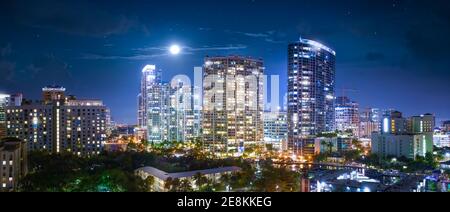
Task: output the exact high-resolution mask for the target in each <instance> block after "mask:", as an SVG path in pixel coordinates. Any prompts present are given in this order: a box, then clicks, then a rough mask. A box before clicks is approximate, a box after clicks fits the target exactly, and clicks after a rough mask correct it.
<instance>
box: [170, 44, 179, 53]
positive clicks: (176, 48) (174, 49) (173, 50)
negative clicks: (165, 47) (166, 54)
mask: <svg viewBox="0 0 450 212" xmlns="http://www.w3.org/2000/svg"><path fill="white" fill-rule="evenodd" d="M169 50H170V53H171V54H173V55H177V54H180V52H181V48H180V46H178V45H172V46H171V47H170V49H169Z"/></svg>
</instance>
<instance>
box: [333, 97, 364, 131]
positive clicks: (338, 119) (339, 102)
mask: <svg viewBox="0 0 450 212" xmlns="http://www.w3.org/2000/svg"><path fill="white" fill-rule="evenodd" d="M335 126H336V130H338V131H340V132H348V131H351V132H352V134H353V136H355V137H359V127H360V121H359V104H358V103H356V102H354V101H351V100H350V99H349V98H348V97H345V96H342V97H338V98H337V99H336V107H335Z"/></svg>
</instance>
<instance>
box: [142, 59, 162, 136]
mask: <svg viewBox="0 0 450 212" xmlns="http://www.w3.org/2000/svg"><path fill="white" fill-rule="evenodd" d="M161 80H162V79H161V70H158V69H156V66H155V65H147V66H145V67H144V68H143V69H142V77H141V89H140V93H139V96H138V99H139V100H138V102H139V105H138V126H139V127H140V128H141V129H146V131H147V140H148V141H149V142H152V143H160V142H162V141H163V140H164V136H163V135H164V132H163V131H162V130H163V128H164V125H163V122H164V120H163V119H164V118H163V117H162V113H163V106H164V103H163V97H162V94H163V85H162V81H161Z"/></svg>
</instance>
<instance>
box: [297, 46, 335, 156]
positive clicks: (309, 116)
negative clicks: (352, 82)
mask: <svg viewBox="0 0 450 212" xmlns="http://www.w3.org/2000/svg"><path fill="white" fill-rule="evenodd" d="M335 58H336V52H335V51H334V50H332V49H331V48H329V47H326V46H325V45H323V44H321V43H318V42H316V41H312V40H306V39H301V38H300V40H299V41H297V42H295V43H291V44H289V47H288V128H289V135H288V139H289V141H288V147H289V150H291V151H292V152H294V153H299V154H301V155H312V154H314V139H313V138H314V136H315V135H317V134H319V133H322V132H327V131H332V130H333V128H334V118H335V117H334V100H335V97H334V94H335V70H336V65H335Z"/></svg>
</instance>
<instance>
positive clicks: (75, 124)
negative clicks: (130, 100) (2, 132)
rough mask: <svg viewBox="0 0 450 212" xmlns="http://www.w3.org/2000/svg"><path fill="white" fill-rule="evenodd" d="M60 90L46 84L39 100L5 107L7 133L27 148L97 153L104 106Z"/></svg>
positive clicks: (103, 135)
mask: <svg viewBox="0 0 450 212" xmlns="http://www.w3.org/2000/svg"><path fill="white" fill-rule="evenodd" d="M53 90H54V91H55V93H52V91H53ZM62 90H63V88H60V89H56V88H55V87H46V88H44V89H43V97H44V99H43V100H42V101H41V102H39V103H24V104H22V105H21V106H8V107H7V108H6V124H7V136H8V137H15V138H19V139H20V140H23V141H25V142H27V149H28V150H29V151H48V152H50V153H63V152H70V153H73V154H76V155H79V156H91V155H97V154H99V153H100V152H102V151H103V146H104V143H105V141H106V131H107V126H108V123H107V116H108V114H107V113H108V111H109V110H108V108H107V107H106V106H105V105H103V102H102V101H100V100H78V99H76V98H74V97H70V98H69V97H65V95H64V92H61V91H62ZM64 90H65V89H64Z"/></svg>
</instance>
